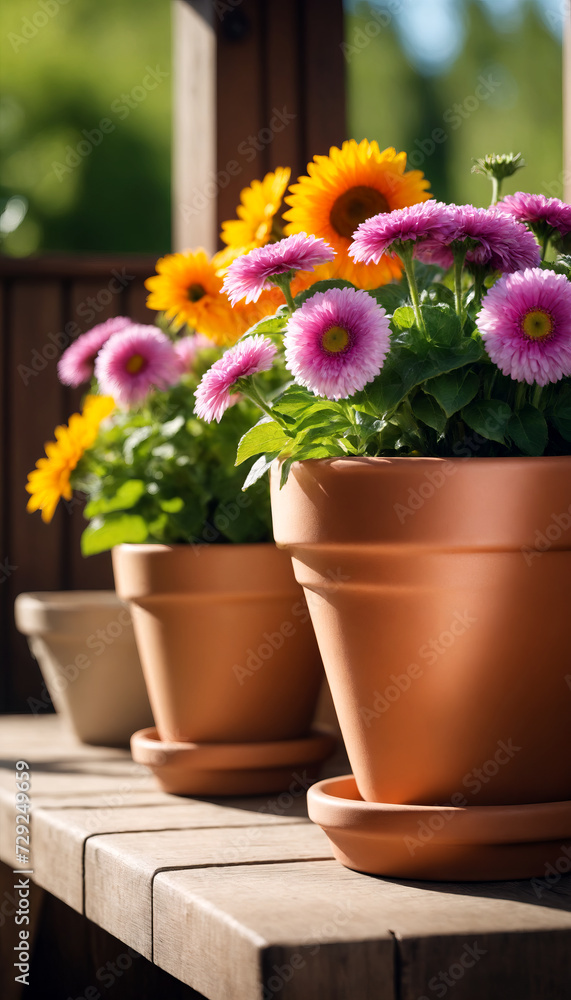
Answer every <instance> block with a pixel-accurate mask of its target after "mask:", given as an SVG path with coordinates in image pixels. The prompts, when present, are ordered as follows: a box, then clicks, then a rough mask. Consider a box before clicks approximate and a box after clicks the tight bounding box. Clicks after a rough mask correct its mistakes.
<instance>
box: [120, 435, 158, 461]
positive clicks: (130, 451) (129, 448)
mask: <svg viewBox="0 0 571 1000" xmlns="http://www.w3.org/2000/svg"><path fill="white" fill-rule="evenodd" d="M153 433H154V428H153V427H151V426H146V427H136V428H135V430H134V431H132V433H131V434H129V436H128V437H127V439H126V441H125V444H124V445H123V455H124V456H125V461H126V462H127V465H132V464H133V458H134V455H135V451H136V450H137V448H138V447H139V445H140V444H143V442H144V441H146V440H147V438H149V437H151V435H152V434H153Z"/></svg>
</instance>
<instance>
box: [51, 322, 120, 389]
mask: <svg viewBox="0 0 571 1000" xmlns="http://www.w3.org/2000/svg"><path fill="white" fill-rule="evenodd" d="M130 326H133V321H132V320H130V319H128V318H127V317H126V316H114V317H113V318H112V319H108V320H106V321H105V322H104V323H98V324H97V326H94V327H93V328H92V329H91V330H89V331H88V332H87V333H83V334H81V336H80V337H78V338H77V340H74V342H73V344H70V346H69V347H68V348H67V349H66V350H65V351H64V352H63V354H62V356H61V358H60V359H59V362H58V366H57V370H58V375H59V379H60V382H63V384H64V385H73V386H77V385H81V384H82V382H89V380H90V378H92V376H93V371H94V367H95V358H96V357H97V354H98V353H99V351H100V350H101V348H102V347H103V344H105V343H106V342H107V341H108V340H109V337H112V336H113V334H114V333H119V331H121V330H126V329H128V327H130Z"/></svg>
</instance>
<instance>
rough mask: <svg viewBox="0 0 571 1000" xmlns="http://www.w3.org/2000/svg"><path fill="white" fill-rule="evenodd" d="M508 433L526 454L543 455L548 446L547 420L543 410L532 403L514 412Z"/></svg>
mask: <svg viewBox="0 0 571 1000" xmlns="http://www.w3.org/2000/svg"><path fill="white" fill-rule="evenodd" d="M507 433H508V434H509V436H510V437H511V439H512V441H513V442H514V444H516V445H517V446H518V448H519V450H520V451H523V453H524V455H543V452H544V451H545V449H546V447H547V439H548V430H547V422H546V420H545V417H544V416H543V413H542V412H541V410H538V409H537V407H536V406H532V405H531V403H525V405H524V406H522V408H521V410H518V411H517V413H514V414H512V416H511V417H510V419H509V422H508V425H507Z"/></svg>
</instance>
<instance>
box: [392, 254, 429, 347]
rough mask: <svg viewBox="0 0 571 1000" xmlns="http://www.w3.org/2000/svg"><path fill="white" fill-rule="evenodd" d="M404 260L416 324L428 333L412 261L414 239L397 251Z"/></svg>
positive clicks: (423, 331)
mask: <svg viewBox="0 0 571 1000" xmlns="http://www.w3.org/2000/svg"><path fill="white" fill-rule="evenodd" d="M396 252H397V253H398V255H399V257H400V259H401V260H402V262H403V265H404V271H405V274H406V277H407V281H408V288H409V292H410V300H411V302H412V308H413V309H414V315H415V318H416V325H417V326H418V329H419V330H420V331H421V333H424V334H426V327H425V325H424V319H423V317H422V312H421V310H420V297H419V294H418V286H417V284H416V278H415V275H414V264H413V261H412V252H413V247H412V241H408V242H406V243H401V245H400V247H399V249H398V250H397V251H396Z"/></svg>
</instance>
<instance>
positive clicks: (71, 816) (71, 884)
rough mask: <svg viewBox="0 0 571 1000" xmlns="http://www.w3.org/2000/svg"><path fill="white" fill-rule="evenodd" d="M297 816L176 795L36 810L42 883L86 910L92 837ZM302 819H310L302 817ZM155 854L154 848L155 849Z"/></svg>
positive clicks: (36, 855) (36, 866)
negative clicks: (152, 801)
mask: <svg viewBox="0 0 571 1000" xmlns="http://www.w3.org/2000/svg"><path fill="white" fill-rule="evenodd" d="M292 822H295V820H293V821H292V820H291V819H283V818H281V817H278V816H272V815H267V814H266V815H265V814H260V813H257V812H254V811H246V810H241V809H231V808H227V807H225V806H222V805H215V804H212V803H210V802H199V801H197V800H196V799H177V798H176V797H175V796H171V801H170V802H169V803H168V804H166V805H154V806H153V807H152V808H149V807H147V806H138V807H137V806H129V807H121V806H116V807H103V808H101V809H84V808H66V809H61V810H54V809H51V810H44V809H42V808H41V807H40V808H38V809H36V810H35V812H34V828H33V841H34V873H35V879H36V881H37V883H38V884H39V885H41V886H42V887H43V888H44V889H47V890H48V891H49V892H51V893H52V894H53V895H54V896H57V897H58V898H59V899H62V900H63V901H64V903H67V904H68V906H71V907H73V909H74V910H78V911H79V912H80V913H82V912H83V888H84V871H83V867H84V866H83V858H84V851H85V847H86V844H87V842H88V841H89V840H90V838H92V837H98V836H101V835H102V834H109V833H117V834H121V835H123V834H126V833H137V832H142V831H145V832H148V831H165V830H185V831H187V830H197V829H201V828H206V827H208V828H212V829H215V828H217V827H218V828H221V827H240V826H244V827H250V826H251V825H252V824H253V823H255V824H260V825H264V824H268V825H274V824H278V825H279V824H283V823H288V824H291V823H292ZM297 822H299V823H301V822H306V823H307V820H303V819H299V820H298V821H297ZM150 856H152V851H150Z"/></svg>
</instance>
